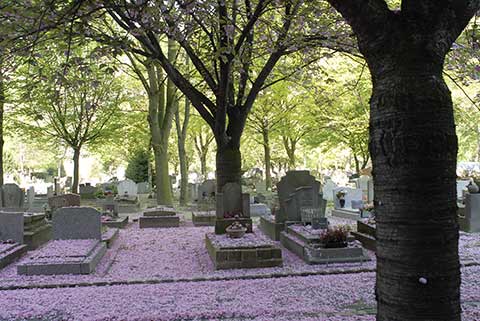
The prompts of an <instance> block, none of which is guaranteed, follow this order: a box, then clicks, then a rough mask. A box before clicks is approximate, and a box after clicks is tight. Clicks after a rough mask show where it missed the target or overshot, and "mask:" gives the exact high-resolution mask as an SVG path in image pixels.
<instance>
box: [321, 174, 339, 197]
mask: <svg viewBox="0 0 480 321" xmlns="http://www.w3.org/2000/svg"><path fill="white" fill-rule="evenodd" d="M336 187H337V184H335V183H334V182H333V181H332V179H330V178H327V179H326V180H325V184H323V189H322V192H323V199H325V200H327V201H333V197H332V196H333V190H334V189H335V188H336Z"/></svg>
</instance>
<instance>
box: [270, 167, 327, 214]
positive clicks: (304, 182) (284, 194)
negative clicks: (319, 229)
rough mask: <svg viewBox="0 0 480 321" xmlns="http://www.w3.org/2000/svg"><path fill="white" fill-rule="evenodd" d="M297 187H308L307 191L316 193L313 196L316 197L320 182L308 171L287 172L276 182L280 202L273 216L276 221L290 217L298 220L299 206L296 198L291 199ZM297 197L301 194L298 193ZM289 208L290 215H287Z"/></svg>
mask: <svg viewBox="0 0 480 321" xmlns="http://www.w3.org/2000/svg"><path fill="white" fill-rule="evenodd" d="M299 187H310V188H311V191H310V192H309V193H311V195H316V196H315V198H318V197H317V196H318V195H319V193H320V187H321V186H320V182H318V181H317V180H316V179H315V177H314V176H312V175H310V172H309V171H289V172H287V174H286V175H285V176H284V177H282V179H281V180H280V182H278V183H277V192H278V200H279V204H280V211H279V212H278V214H277V216H276V218H275V220H276V222H277V223H283V222H285V221H287V220H290V219H292V218H295V220H297V221H300V211H299V207H297V206H296V204H295V202H296V201H297V199H295V200H292V195H293V193H294V192H296V191H297V189H298V188H299ZM298 197H303V196H300V195H298ZM315 205H317V204H315ZM289 209H290V211H292V210H293V212H290V216H291V217H289ZM297 209H298V210H297Z"/></svg>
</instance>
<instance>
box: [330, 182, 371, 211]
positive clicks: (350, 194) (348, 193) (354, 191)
mask: <svg viewBox="0 0 480 321" xmlns="http://www.w3.org/2000/svg"><path fill="white" fill-rule="evenodd" d="M339 191H344V192H345V206H344V208H347V209H351V208H352V200H354V201H362V199H363V192H362V190H361V189H359V188H350V187H337V188H334V189H333V192H332V197H333V201H334V204H335V208H336V209H338V208H341V207H340V202H339V200H338V198H337V192H339Z"/></svg>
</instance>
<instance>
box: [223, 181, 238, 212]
mask: <svg viewBox="0 0 480 321" xmlns="http://www.w3.org/2000/svg"><path fill="white" fill-rule="evenodd" d="M222 197H223V213H221V214H222V215H223V214H224V213H231V214H237V213H240V214H242V209H243V204H242V188H241V186H240V184H237V183H227V184H225V186H223V189H222Z"/></svg>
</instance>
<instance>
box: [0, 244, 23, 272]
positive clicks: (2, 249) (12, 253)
mask: <svg viewBox="0 0 480 321" xmlns="http://www.w3.org/2000/svg"><path fill="white" fill-rule="evenodd" d="M26 252H27V245H25V244H19V243H3V242H0V269H3V268H4V267H5V266H7V265H9V264H10V263H12V262H14V261H16V260H18V259H19V258H20V257H21V256H22V255H23V254H25V253H26Z"/></svg>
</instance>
